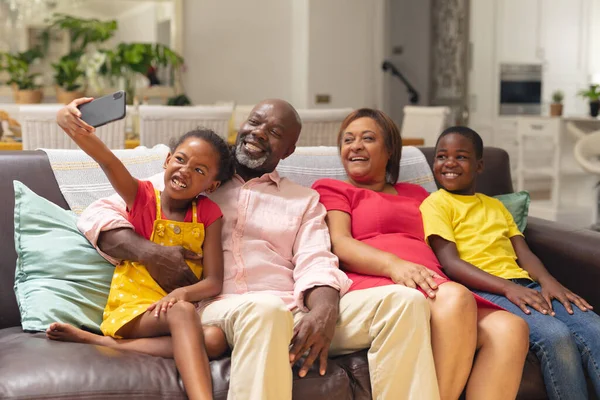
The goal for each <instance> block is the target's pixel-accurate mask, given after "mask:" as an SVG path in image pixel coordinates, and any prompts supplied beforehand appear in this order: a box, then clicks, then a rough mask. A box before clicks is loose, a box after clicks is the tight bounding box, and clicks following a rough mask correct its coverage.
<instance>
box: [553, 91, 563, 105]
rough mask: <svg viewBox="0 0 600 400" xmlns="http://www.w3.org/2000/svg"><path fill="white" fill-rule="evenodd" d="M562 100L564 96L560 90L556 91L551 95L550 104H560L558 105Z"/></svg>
mask: <svg viewBox="0 0 600 400" xmlns="http://www.w3.org/2000/svg"><path fill="white" fill-rule="evenodd" d="M564 98H565V94H564V93H563V92H562V90H556V91H555V92H554V93H552V102H553V103H557V104H560V103H562V101H563V99H564Z"/></svg>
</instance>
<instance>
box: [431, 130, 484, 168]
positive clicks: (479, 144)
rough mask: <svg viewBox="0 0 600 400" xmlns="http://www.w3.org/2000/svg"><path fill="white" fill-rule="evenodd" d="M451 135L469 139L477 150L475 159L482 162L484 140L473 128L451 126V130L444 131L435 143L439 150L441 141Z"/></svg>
mask: <svg viewBox="0 0 600 400" xmlns="http://www.w3.org/2000/svg"><path fill="white" fill-rule="evenodd" d="M451 133H457V134H459V135H461V136H463V137H466V138H467V139H469V141H471V143H472V144H473V147H474V148H475V157H476V158H477V159H478V160H481V158H482V157H483V140H482V139H481V136H479V134H478V133H477V132H475V131H474V130H473V129H471V128H467V127H466V126H451V127H450V128H447V129H444V131H443V132H442V133H440V136H439V137H438V139H437V142H435V147H436V148H437V146H438V144H439V143H440V140H441V139H442V138H443V137H444V136H446V135H449V134H451Z"/></svg>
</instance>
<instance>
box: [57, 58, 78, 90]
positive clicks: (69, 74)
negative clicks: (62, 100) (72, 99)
mask: <svg viewBox="0 0 600 400" xmlns="http://www.w3.org/2000/svg"><path fill="white" fill-rule="evenodd" d="M82 55H83V54H82V53H81V52H71V53H69V54H67V55H65V56H62V57H61V58H60V60H59V61H58V62H57V63H53V64H52V68H54V72H55V73H54V82H56V84H57V85H58V86H60V87H61V88H62V89H64V90H66V91H68V92H71V91H76V90H79V89H81V88H82V87H83V83H84V77H85V71H84V69H83V67H82V66H81V64H80V62H79V59H80V58H81V56H82Z"/></svg>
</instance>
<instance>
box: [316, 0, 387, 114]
mask: <svg viewBox="0 0 600 400" xmlns="http://www.w3.org/2000/svg"><path fill="white" fill-rule="evenodd" d="M309 27H310V33H309V61H308V62H309V71H308V105H309V107H311V108H313V107H316V108H323V107H327V108H329V107H335V108H341V107H355V108H358V107H374V106H375V103H376V90H375V76H374V70H375V68H376V66H377V65H379V64H380V63H381V60H376V59H375V57H374V55H375V49H374V37H375V36H374V35H375V32H374V27H375V2H374V1H362V0H353V1H347V0H327V1H322V0H313V1H311V3H310V9H309ZM317 94H327V95H330V96H331V102H330V103H329V104H322V105H321V104H316V102H315V96H316V95H317Z"/></svg>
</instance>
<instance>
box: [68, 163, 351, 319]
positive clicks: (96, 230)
mask: <svg viewBox="0 0 600 400" xmlns="http://www.w3.org/2000/svg"><path fill="white" fill-rule="evenodd" d="M150 181H151V182H152V183H153V184H154V186H155V187H156V188H157V189H159V190H162V189H163V188H164V181H163V174H162V173H161V174H158V175H154V176H152V177H151V178H150ZM210 198H211V200H213V201H215V202H216V203H217V204H218V205H219V206H220V207H221V211H222V212H223V232H222V238H223V255H224V272H225V274H224V282H223V291H222V294H221V296H219V297H226V296H232V295H239V294H244V293H257V292H259V293H269V294H273V295H276V296H279V297H280V298H281V299H282V300H283V301H284V302H285V304H286V305H287V307H288V308H289V309H290V310H294V309H296V308H299V309H301V310H303V311H306V310H307V308H306V305H305V304H304V293H305V292H306V290H308V289H311V288H313V287H315V286H330V287H332V288H334V289H336V290H339V292H340V296H342V295H343V294H344V293H346V292H347V290H348V288H349V287H350V285H351V284H352V281H351V280H350V279H348V277H347V276H346V274H345V273H344V272H342V271H341V270H340V269H339V266H338V259H337V257H336V256H335V255H333V253H331V244H330V238H329V231H328V229H327V225H326V224H325V214H326V211H325V208H324V207H323V205H322V204H320V203H319V195H318V194H317V192H315V191H314V190H312V189H309V188H306V187H303V186H300V185H298V184H296V183H294V182H292V181H290V180H289V179H286V178H281V177H280V176H279V174H278V173H277V172H276V171H274V172H272V173H269V174H264V175H263V176H261V177H260V178H255V179H251V180H249V181H247V182H245V181H244V180H243V179H242V178H241V177H240V176H239V175H235V176H234V177H233V179H232V180H230V181H229V182H227V183H225V184H224V185H223V186H221V187H220V188H219V189H218V190H217V191H216V192H214V193H213V194H211V195H210ZM78 227H79V230H80V231H81V232H83V234H84V235H85V236H86V237H87V238H88V240H89V241H90V242H91V243H92V244H93V245H94V246H96V247H97V244H96V243H97V241H98V236H99V234H100V232H102V231H107V230H111V229H115V228H126V227H131V224H130V223H129V222H128V221H127V218H126V211H125V203H124V202H123V200H122V199H121V198H120V197H119V196H118V195H113V196H111V197H108V198H105V199H101V200H98V201H95V202H94V203H92V204H91V205H90V206H89V207H88V208H87V209H86V210H85V211H84V212H83V214H82V215H81V217H80V219H79V222H78ZM100 253H101V254H102V255H103V256H104V257H105V258H106V259H107V260H109V261H111V262H112V263H116V262H117V261H118V260H115V259H113V258H111V257H109V256H108V255H106V254H103V253H102V252H100Z"/></svg>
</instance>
